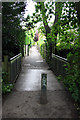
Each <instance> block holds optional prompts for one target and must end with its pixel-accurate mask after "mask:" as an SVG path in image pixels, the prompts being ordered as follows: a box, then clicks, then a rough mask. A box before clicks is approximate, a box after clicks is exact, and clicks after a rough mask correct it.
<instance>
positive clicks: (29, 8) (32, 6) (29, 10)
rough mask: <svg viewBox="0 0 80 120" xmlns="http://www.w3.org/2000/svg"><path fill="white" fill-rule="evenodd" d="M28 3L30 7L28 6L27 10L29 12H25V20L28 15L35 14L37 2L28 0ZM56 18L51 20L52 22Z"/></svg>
mask: <svg viewBox="0 0 80 120" xmlns="http://www.w3.org/2000/svg"><path fill="white" fill-rule="evenodd" d="M27 3H28V5H27V6H26V10H28V11H25V14H24V18H26V17H27V15H28V14H29V15H32V13H34V12H35V4H36V2H33V1H32V0H28V1H27ZM54 18H55V17H54V16H53V17H52V19H51V20H50V22H53V21H54ZM40 24H41V23H40V22H39V23H37V28H38V27H39V26H40Z"/></svg>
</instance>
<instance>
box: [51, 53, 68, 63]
mask: <svg viewBox="0 0 80 120" xmlns="http://www.w3.org/2000/svg"><path fill="white" fill-rule="evenodd" d="M54 56H55V57H57V58H59V59H61V60H63V61H65V62H68V60H67V59H66V58H63V57H61V56H58V55H55V54H52V57H54Z"/></svg>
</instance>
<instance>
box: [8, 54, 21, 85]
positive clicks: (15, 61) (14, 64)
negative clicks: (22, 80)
mask: <svg viewBox="0 0 80 120" xmlns="http://www.w3.org/2000/svg"><path fill="white" fill-rule="evenodd" d="M21 58H22V54H21V53H20V54H18V55H16V56H14V57H12V58H11V59H10V79H11V82H12V83H13V82H14V81H15V80H16V78H17V76H18V75H19V72H20V70H21Z"/></svg>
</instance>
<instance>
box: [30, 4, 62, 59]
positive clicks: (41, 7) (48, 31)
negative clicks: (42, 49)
mask: <svg viewBox="0 0 80 120" xmlns="http://www.w3.org/2000/svg"><path fill="white" fill-rule="evenodd" d="M54 4H55V6H56V7H55V13H54ZM62 5H63V3H61V2H56V3H54V2H47V3H44V2H37V5H36V6H35V7H36V14H35V13H33V18H34V17H36V18H35V19H33V20H32V21H33V22H34V23H37V22H39V21H43V25H44V28H45V36H46V39H47V42H48V46H49V48H48V52H49V54H48V55H49V56H48V58H49V61H51V58H52V41H53V43H54V52H55V45H56V39H57V34H58V31H59V29H58V28H59V20H60V16H61V13H62ZM53 14H55V21H53V25H52V27H50V26H49V24H48V23H49V22H48V21H49V20H50V19H51V18H52V16H53ZM54 37H55V38H54Z"/></svg>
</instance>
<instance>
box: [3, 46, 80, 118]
mask: <svg viewBox="0 0 80 120" xmlns="http://www.w3.org/2000/svg"><path fill="white" fill-rule="evenodd" d="M42 73H46V74H47V92H46V99H47V103H46V104H41V103H40V99H41V74H42ZM2 110H3V111H2V117H3V120H8V119H9V118H13V119H11V120H15V118H26V119H27V118H78V113H77V110H76V108H75V106H74V103H73V101H72V99H71V97H70V95H69V93H68V91H66V90H65V88H64V86H63V84H62V83H60V82H58V80H57V78H56V76H55V75H54V74H53V72H52V71H51V70H50V69H49V66H48V65H47V63H46V62H45V60H43V59H42V57H41V55H40V53H39V52H38V50H37V49H36V46H33V47H32V48H31V49H30V55H29V56H25V58H24V60H23V65H22V70H21V73H20V75H19V77H18V79H17V81H16V83H15V88H14V90H13V91H12V92H11V93H9V95H8V96H7V97H6V99H5V100H4V102H3V107H2ZM4 118H6V119H4Z"/></svg>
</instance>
